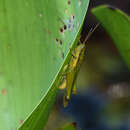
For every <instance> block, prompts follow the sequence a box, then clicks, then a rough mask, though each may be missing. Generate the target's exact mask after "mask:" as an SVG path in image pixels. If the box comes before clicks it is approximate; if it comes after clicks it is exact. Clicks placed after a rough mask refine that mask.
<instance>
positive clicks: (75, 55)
mask: <svg viewBox="0 0 130 130" xmlns="http://www.w3.org/2000/svg"><path fill="white" fill-rule="evenodd" d="M98 26H99V24H97V25H96V26H95V28H94V29H91V30H90V31H89V33H88V35H87V37H86V38H85V40H84V41H83V42H81V41H79V44H78V45H77V47H75V49H74V50H73V51H72V52H71V53H72V56H71V59H70V62H69V64H68V65H66V66H65V67H64V71H65V76H64V78H63V82H62V84H61V85H60V86H59V89H64V88H66V93H65V95H64V98H63V104H64V107H66V106H67V105H68V102H69V100H70V97H71V93H72V94H76V79H77V75H78V72H79V70H80V67H81V65H82V62H83V59H84V56H85V52H86V47H87V46H86V45H87V44H86V43H87V41H88V38H89V37H90V36H91V35H92V33H93V32H94V31H95V29H96V28H97V27H98Z"/></svg>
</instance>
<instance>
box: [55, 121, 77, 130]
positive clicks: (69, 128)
mask: <svg viewBox="0 0 130 130" xmlns="http://www.w3.org/2000/svg"><path fill="white" fill-rule="evenodd" d="M57 130H76V124H75V122H73V123H69V124H66V125H64V126H63V127H61V128H59V129H57Z"/></svg>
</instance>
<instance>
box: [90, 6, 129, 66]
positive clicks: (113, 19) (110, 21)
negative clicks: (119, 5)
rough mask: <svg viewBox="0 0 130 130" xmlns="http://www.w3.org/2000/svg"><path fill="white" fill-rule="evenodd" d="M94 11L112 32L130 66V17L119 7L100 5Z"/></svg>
mask: <svg viewBox="0 0 130 130" xmlns="http://www.w3.org/2000/svg"><path fill="white" fill-rule="evenodd" d="M92 13H93V14H94V15H95V16H96V17H97V19H98V20H99V21H100V22H101V24H102V25H103V27H104V28H105V29H106V30H107V32H108V33H109V34H110V36H111V37H112V39H113V40H114V42H115V45H116V46H117V48H118V49H119V52H120V54H121V55H122V56H123V58H124V60H125V61H126V63H127V65H128V67H129V68H130V18H129V17H128V16H127V15H126V14H125V13H124V12H122V11H120V10H119V9H116V8H113V7H111V6H106V5H103V6H99V7H97V8H94V9H93V10H92Z"/></svg>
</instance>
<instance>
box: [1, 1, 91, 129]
mask: <svg viewBox="0 0 130 130" xmlns="http://www.w3.org/2000/svg"><path fill="white" fill-rule="evenodd" d="M88 3H89V0H77V1H70V2H68V1H66V0H52V1H48V0H38V1H36V0H21V1H18V0H13V1H10V0H0V91H1V94H0V102H1V107H0V117H1V118H0V130H15V129H17V128H18V127H19V125H20V124H22V123H23V121H24V120H25V119H26V121H25V123H24V125H22V127H21V128H20V130H27V129H28V130H43V127H44V126H45V123H46V121H47V118H48V115H49V112H50V110H51V107H52V105H53V103H54V101H55V97H56V93H57V87H58V85H59V82H60V78H59V76H60V73H59V71H60V70H61V68H62V65H63V63H64V61H65V59H66V57H67V56H68V57H69V55H70V54H69V55H68V52H69V48H70V46H73V47H74V45H75V44H76V42H74V41H76V36H77V35H78V32H79V30H80V29H81V26H82V23H83V19H84V16H85V13H86V10H87V7H88ZM66 27H67V29H66ZM61 28H62V29H61ZM63 28H65V31H63ZM64 57H65V58H64ZM67 61H68V59H67V60H66V62H67ZM27 117H29V118H27Z"/></svg>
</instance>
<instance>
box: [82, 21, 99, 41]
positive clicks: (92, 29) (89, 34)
mask: <svg viewBox="0 0 130 130" xmlns="http://www.w3.org/2000/svg"><path fill="white" fill-rule="evenodd" d="M99 25H100V23H98V24H97V25H96V26H95V27H94V28H91V29H90V31H89V32H88V35H87V36H86V38H85V40H84V43H86V42H87V41H88V39H89V38H90V37H91V35H92V34H93V33H94V31H95V30H96V29H97V27H98V26H99Z"/></svg>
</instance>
